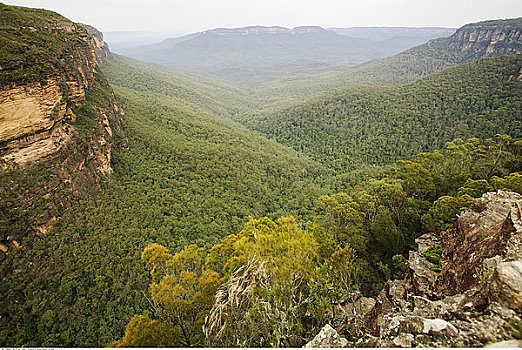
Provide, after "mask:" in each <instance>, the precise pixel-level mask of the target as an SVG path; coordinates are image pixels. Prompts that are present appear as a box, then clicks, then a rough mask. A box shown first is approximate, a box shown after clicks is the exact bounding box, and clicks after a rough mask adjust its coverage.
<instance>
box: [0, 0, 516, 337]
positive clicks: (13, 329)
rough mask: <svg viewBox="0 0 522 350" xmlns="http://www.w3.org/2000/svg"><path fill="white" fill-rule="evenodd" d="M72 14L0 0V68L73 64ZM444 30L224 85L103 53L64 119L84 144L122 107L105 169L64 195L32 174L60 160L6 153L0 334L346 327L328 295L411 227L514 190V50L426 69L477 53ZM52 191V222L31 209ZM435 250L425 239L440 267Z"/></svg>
mask: <svg viewBox="0 0 522 350" xmlns="http://www.w3.org/2000/svg"><path fill="white" fill-rule="evenodd" d="M71 24H72V22H70V21H68V20H67V19H65V18H64V17H62V16H59V15H57V14H55V13H52V12H49V11H44V10H35V9H25V8H21V7H12V6H6V5H3V4H0V43H1V44H3V45H0V67H1V70H0V78H1V80H0V85H1V86H4V87H5V88H6V89H7V88H9V87H12V86H14V85H17V84H18V85H21V84H33V83H34V84H36V85H38V86H40V85H42V84H43V83H41V82H42V81H43V80H44V78H47V77H48V76H49V75H50V74H55V73H56V72H66V73H67V70H68V69H70V67H68V66H66V65H64V64H63V62H64V61H63V58H64V57H69V56H70V55H71V54H73V53H74V49H75V47H77V45H81V46H82V47H86V45H87V42H88V41H85V40H83V39H80V38H78V37H77V36H75V35H76V34H75V31H74V30H66V29H64V28H69V27H68V26H70V25H71ZM64 26H65V27H64ZM75 26H78V28H81V27H80V25H75ZM480 26H482V27H481V28H486V27H494V28H503V27H506V26H509V27H510V28H519V27H520V19H515V20H509V21H500V22H491V23H489V22H486V23H482V24H480ZM34 27H38V28H40V27H41V28H47V29H49V30H47V29H46V30H35V28H34ZM31 28H33V29H31ZM75 28H76V27H75ZM69 29H70V28H69ZM84 39H85V38H84ZM343 40H344V39H343ZM448 40H449V39H448ZM448 40H446V39H440V40H437V41H435V42H433V43H432V44H430V45H421V46H419V47H417V48H414V49H411V50H409V51H406V52H403V53H401V54H399V55H397V56H394V57H391V58H388V59H382V60H376V61H372V62H369V63H367V64H363V65H361V66H359V67H354V68H351V69H350V70H344V68H343V69H341V70H337V71H336V72H335V73H331V72H330V73H324V74H323V73H320V74H310V75H307V76H299V77H296V78H295V79H290V80H289V79H287V77H286V78H285V77H284V76H282V75H280V74H279V73H277V72H276V73H274V71H271V73H270V74H275V75H276V76H277V79H276V82H274V81H273V80H271V78H270V79H268V78H267V77H266V76H262V77H259V76H257V77H254V78H256V79H254V80H249V79H250V78H249V77H248V74H246V78H245V79H246V80H245V81H246V82H247V83H245V81H243V83H244V84H243V83H240V84H236V85H232V84H231V83H230V81H231V80H233V79H231V80H229V81H228V82H225V81H223V80H219V79H217V78H216V77H214V76H211V75H209V74H206V73H202V72H183V73H180V72H176V71H172V70H170V69H168V68H165V67H162V66H159V65H152V64H148V63H145V62H138V61H134V60H132V59H129V58H126V57H123V56H118V55H112V56H111V57H109V58H108V59H106V60H105V62H103V63H102V64H100V65H98V66H97V67H96V69H95V72H94V73H93V78H92V81H91V82H90V83H89V84H86V86H85V99H84V100H81V101H80V100H78V101H77V102H76V103H74V104H71V112H72V114H73V115H74V116H75V117H74V118H71V120H70V121H68V123H69V122H70V126H71V128H74V130H75V133H74V142H73V143H71V146H70V147H72V148H73V149H76V150H83V151H85V152H87V153H88V150H90V149H91V148H89V147H90V146H92V143H94V142H98V143H100V137H99V136H100V130H99V128H98V124H97V123H98V119H99V118H101V117H103V116H104V112H103V111H108V110H113V111H123V112H124V114H121V115H122V121H121V128H114V130H112V129H111V133H112V132H114V152H113V154H112V158H111V163H110V166H111V168H110V169H111V171H108V172H107V174H105V175H103V176H100V177H99V178H98V179H97V181H96V183H95V184H94V185H93V186H92V187H91V188H88V189H87V191H86V194H85V195H81V196H79V197H76V200H74V201H73V202H71V203H66V204H67V205H64V204H63V203H62V202H61V197H60V196H61V192H60V191H61V190H60V191H58V190H57V191H56V193H55V195H56V196H57V198H58V199H56V202H57V203H54V201H55V199H54V197H51V196H48V195H47V192H48V189H47V188H46V186H45V183H46V181H48V184H51V181H54V180H56V178H57V176H58V175H59V174H58V173H59V171H60V169H62V168H60V165H61V161H62V159H61V158H52V157H50V158H46V159H44V160H42V161H39V162H35V163H30V164H27V165H25V166H18V165H16V164H15V165H13V166H12V167H9V166H7V162H3V163H0V196H1V197H0V214H1V215H2V216H1V217H0V229H1V230H2V233H9V234H11V235H16V236H17V237H18V236H20V237H23V240H21V241H20V242H19V243H18V242H17V243H16V244H17V245H18V247H17V248H16V249H11V250H9V251H8V254H5V252H4V250H1V253H2V256H1V257H2V258H5V259H4V260H3V261H0V277H1V280H2V281H1V283H0V294H1V295H2V296H3V298H1V299H0V344H1V345H3V346H19V347H27V346H31V347H35V346H42V347H56V346H71V347H72V346H107V345H110V346H117V347H131V346H136V347H153V346H182V347H191V346H216V347H240V346H255V347H267V346H276V347H277V346H279V347H283V346H284V347H287V346H288V347H298V346H302V345H304V344H305V343H306V341H308V340H310V339H311V338H312V337H313V336H314V335H315V334H317V332H318V331H319V330H320V329H321V328H322V327H323V326H324V325H325V324H326V323H329V324H331V325H332V326H334V327H338V328H339V329H342V332H341V333H342V336H345V337H347V338H350V339H356V338H357V336H358V333H357V332H358V330H357V329H356V327H352V326H350V325H347V324H346V319H345V318H342V317H340V318H339V317H338V316H337V315H336V314H335V313H333V312H331V311H330V310H332V308H333V305H334V304H335V303H336V302H337V301H338V300H340V299H341V298H343V297H345V296H346V295H347V294H349V293H351V292H353V291H360V292H362V293H363V294H364V295H366V296H375V295H376V294H378V293H379V292H380V290H381V288H382V286H383V285H384V283H385V282H386V281H387V280H388V279H391V278H400V277H401V276H402V275H403V274H404V272H405V268H406V267H405V261H406V259H407V257H408V251H409V250H411V249H415V239H416V238H417V237H419V236H420V235H421V234H423V233H426V232H435V233H438V232H440V231H443V230H445V229H447V228H448V226H449V225H450V224H451V223H452V220H453V219H454V218H455V216H456V215H457V214H458V213H459V212H460V211H461V210H463V209H466V208H468V207H469V206H470V204H471V201H472V199H473V198H475V197H478V196H481V195H482V194H483V193H485V192H488V191H495V190H509V191H514V192H518V193H522V173H521V172H522V140H521V139H520V137H521V136H522V124H521V123H522V115H521V111H522V90H521V89H522V85H521V84H522V83H521V81H520V80H521V77H520V68H521V66H522V56H521V55H520V54H518V55H508V56H501V57H496V58H488V59H482V60H478V61H472V62H470V63H466V64H462V65H458V66H456V67H454V68H451V69H447V70H444V71H442V72H439V73H436V74H433V75H428V74H430V73H433V72H435V71H438V70H442V69H444V68H447V67H449V66H453V65H457V64H459V63H462V62H467V61H470V60H473V59H475V58H479V57H482V56H483V55H482V54H481V53H479V54H477V56H473V55H467V54H466V55H461V54H459V53H457V52H456V51H451V50H450V49H449V44H448V43H449V41H448ZM517 45H518V44H517ZM93 51H94V50H93ZM294 68H296V69H299V68H300V67H294ZM337 68H339V67H337ZM319 70H321V68H320V69H319ZM276 71H277V70H276ZM243 73H244V72H237V74H238V75H243ZM247 73H248V72H247ZM250 73H251V72H250ZM254 75H256V74H254ZM426 75H428V76H427V77H425V78H423V79H421V80H418V81H415V82H412V83H408V84H406V85H394V84H402V83H406V82H409V81H412V80H414V79H417V78H419V77H422V76H426ZM244 77H245V75H243V78H244ZM248 81H250V82H252V81H256V82H259V85H257V86H256V84H251V85H250V84H249V83H248ZM268 81H271V83H268ZM363 84H364V85H368V86H362V85H363ZM372 84H374V86H370V85H372ZM375 84H379V85H381V84H382V85H388V86H375ZM44 85H45V84H44ZM65 85H66V84H65ZM353 85H357V86H353ZM392 85H393V86H392ZM22 86H23V85H22ZM339 86H345V87H344V88H342V89H336V90H331V91H328V92H325V93H324V91H326V90H328V89H330V88H334V87H339ZM62 88H63V89H66V87H63V84H62ZM318 92H323V94H322V95H319V96H315V97H313V98H312V99H310V100H308V101H304V102H303V99H304V98H306V97H310V96H313V95H315V94H316V93H318ZM296 102H299V103H298V104H296ZM289 106H290V107H289ZM283 107H284V108H283ZM100 111H101V112H100ZM105 118H106V116H105ZM239 122H241V123H239ZM0 123H1V119H0ZM107 123H108V122H107ZM101 125H103V126H104V127H107V124H103V123H102V124H101ZM267 136H268V137H267ZM103 142H106V141H105V140H103ZM2 147H3V146H2ZM2 151H3V149H0V152H2ZM71 154H72V155H71V157H73V158H74V157H76V156H78V154H80V152H79V151H78V152H76V153H75V152H71ZM93 158H95V157H94V156H91V157H90V158H89V159H88V161H92V160H93ZM4 165H5V166H4ZM83 166H84V162H81V165H79V166H78V167H77V168H76V170H75V173H77V172H78V171H77V170H78V169H79V168H81V167H83ZM57 174H58V175H57ZM78 176H80V175H78ZM67 180H68V182H67V181H65V182H67V186H68V187H67V186H65V188H66V190H70V189H72V190H76V189H77V187H75V186H76V185H77V183H75V181H81V179H77V178H75V177H71V178H70V179H67ZM62 182H64V181H62ZM41 184H44V185H43V186H41ZM56 188H58V187H56ZM61 188H62V187H60V189H61ZM50 190H52V189H50ZM50 190H49V191H50ZM66 190H63V191H66ZM22 199H23V200H30V201H31V206H27V205H20V206H18V203H19V202H20V201H21V200H22ZM51 202H52V203H51ZM55 204H56V205H57V206H59V207H62V206H63V208H64V209H63V210H61V212H60V213H59V215H58V217H54V218H53V220H52V221H51V225H49V226H48V227H46V228H45V230H38V229H37V228H35V227H31V224H30V223H31V222H32V221H31V220H32V218H34V217H37V216H38V215H40V214H41V213H42V212H45V211H46V210H48V208H49V207H50V206H52V205H55ZM3 242H4V241H2V243H1V244H2V246H1V247H2V248H3V249H4V243H3ZM5 247H6V246H5ZM441 250H442V247H435V248H434V249H432V250H430V251H429V252H428V253H426V254H425V257H426V259H427V261H429V262H430V264H431V265H430V270H431V271H434V272H436V273H438V272H440V270H441V266H440V254H441Z"/></svg>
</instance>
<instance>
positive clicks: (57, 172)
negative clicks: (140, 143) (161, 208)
mask: <svg viewBox="0 0 522 350" xmlns="http://www.w3.org/2000/svg"><path fill="white" fill-rule="evenodd" d="M34 30H35V31H36V32H38V31H46V32H49V33H53V34H56V35H58V36H59V35H60V34H61V33H64V34H66V35H68V37H67V38H68V40H69V41H71V39H70V38H71V35H73V37H74V38H76V39H75V40H72V41H71V44H70V45H69V46H68V47H67V50H66V51H57V53H56V54H57V55H58V56H59V66H55V68H54V70H52V71H51V72H50V73H48V74H46V75H45V76H42V77H39V79H38V80H37V81H32V82H28V83H26V84H22V85H17V84H8V85H6V86H4V87H3V88H2V89H0V178H1V180H3V184H0V196H2V197H3V198H4V200H3V201H0V212H1V214H2V217H3V218H2V219H0V243H1V244H2V247H7V249H2V254H0V259H1V258H2V256H5V254H8V252H9V249H10V248H13V243H12V242H16V243H17V244H19V243H20V244H22V245H24V244H25V243H27V242H25V241H24V238H25V237H27V236H30V235H31V234H45V232H46V231H47V230H48V229H49V227H50V226H51V225H52V224H53V222H54V221H55V220H56V219H57V217H59V215H60V213H61V211H62V210H63V209H64V208H66V207H67V205H68V204H69V203H70V202H71V201H72V200H73V199H74V198H77V197H79V196H82V195H84V194H85V193H86V192H87V191H88V190H89V188H91V187H92V185H93V184H95V183H96V182H98V180H99V179H100V178H102V177H105V176H106V174H108V173H110V172H111V171H112V168H111V154H112V149H113V148H114V137H115V133H117V131H118V130H119V127H120V122H121V116H122V114H123V111H122V109H121V108H119V107H118V105H117V103H116V100H115V98H114V94H113V92H112V90H111V89H110V87H109V86H108V84H107V83H106V82H105V81H104V79H103V78H102V77H100V76H99V75H98V73H97V72H96V67H97V65H98V63H99V62H100V61H102V60H103V59H105V58H107V57H108V56H109V55H110V52H109V51H108V46H107V45H106V44H105V43H104V42H103V36H101V34H100V33H99V32H97V31H96V33H94V30H93V33H94V34H93V36H91V35H89V34H88V32H87V30H86V29H85V28H84V27H83V26H82V25H78V24H74V23H57V24H55V25H52V26H48V27H45V28H37V29H34ZM18 69H20V70H22V71H23V69H27V67H24V66H23V65H21V66H20V68H18ZM95 90H96V91H98V92H97V93H98V94H100V91H101V93H102V94H103V98H102V99H103V103H101V104H100V103H99V102H93V101H91V100H92V99H90V98H89V96H90V95H89V94H92V93H94V92H93V91H95ZM97 104H99V105H97ZM82 108H83V109H82ZM79 110H80V111H81V112H80V113H83V114H86V115H83V114H82V115H80V117H81V118H83V119H84V120H86V119H89V125H92V127H91V128H90V129H88V130H86V129H85V127H84V129H83V130H79V129H78V127H77V125H76V121H77V119H79V118H78V116H77V115H76V113H75V111H79ZM86 111H87V113H85V112H86ZM77 113H78V112H77ZM87 114H88V115H87ZM81 118H80V119H81ZM83 124H85V122H83ZM40 168H41V169H46V170H45V171H46V172H47V173H48V174H47V175H46V176H43V175H40V177H35V178H36V180H35V181H20V180H22V179H21V178H20V177H22V178H23V177H31V176H32V175H31V172H35V173H38V174H40V173H42V171H39V170H38V169H40ZM4 250H5V251H4Z"/></svg>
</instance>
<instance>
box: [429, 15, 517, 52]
mask: <svg viewBox="0 0 522 350" xmlns="http://www.w3.org/2000/svg"><path fill="white" fill-rule="evenodd" d="M519 22H520V21H519V20H518V21H517V20H513V21H512V22H511V24H509V25H508V24H506V23H504V22H503V21H492V22H482V23H476V24H472V25H467V26H464V27H462V28H460V29H458V30H457V31H456V32H455V34H453V35H452V36H451V37H449V38H448V39H444V40H447V41H448V46H449V48H450V49H453V50H455V51H457V52H461V53H463V54H464V55H467V56H471V57H483V56H485V57H493V56H501V55H509V54H517V53H520V52H522V25H521V24H520V23H519ZM436 42H437V40H433V41H430V42H429V43H428V45H431V44H434V43H436Z"/></svg>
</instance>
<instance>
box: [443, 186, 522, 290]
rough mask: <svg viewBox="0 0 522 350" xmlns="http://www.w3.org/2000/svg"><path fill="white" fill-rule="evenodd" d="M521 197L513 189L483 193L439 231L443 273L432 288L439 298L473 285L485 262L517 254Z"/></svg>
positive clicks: (519, 247) (510, 257)
mask: <svg viewBox="0 0 522 350" xmlns="http://www.w3.org/2000/svg"><path fill="white" fill-rule="evenodd" d="M521 211H522V196H521V195H519V194H516V193H512V192H503V191H499V192H498V193H494V192H491V193H486V194H484V195H483V196H482V198H477V199H475V200H474V201H473V203H472V205H471V209H470V210H467V211H465V212H463V213H462V214H461V215H460V216H459V218H458V220H456V221H455V224H454V225H453V226H452V227H451V228H450V229H449V230H447V231H446V232H443V233H442V234H441V243H442V245H443V246H444V250H443V252H442V256H441V266H442V272H441V273H440V274H439V275H438V276H437V279H436V281H435V284H434V289H435V291H436V293H437V295H438V296H439V297H443V296H447V295H453V294H457V293H462V292H464V291H466V290H468V289H470V288H471V287H473V286H474V285H475V284H476V283H477V282H478V279H479V278H482V277H480V276H478V274H480V273H485V272H481V271H480V270H481V269H483V268H484V267H483V266H482V265H483V263H484V261H485V260H486V259H488V258H492V257H494V256H500V257H502V258H503V259H502V260H504V259H508V260H512V259H516V258H520V257H522V255H520V249H521V245H520V242H521V239H522V230H521V226H520V225H521V224H522V222H521V221H520V215H521Z"/></svg>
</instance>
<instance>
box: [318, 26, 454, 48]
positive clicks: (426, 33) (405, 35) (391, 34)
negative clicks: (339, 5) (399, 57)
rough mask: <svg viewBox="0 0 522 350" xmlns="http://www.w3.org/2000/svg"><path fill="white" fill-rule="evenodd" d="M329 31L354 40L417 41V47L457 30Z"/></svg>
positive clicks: (367, 28) (348, 29) (342, 29)
mask: <svg viewBox="0 0 522 350" xmlns="http://www.w3.org/2000/svg"><path fill="white" fill-rule="evenodd" d="M328 29H329V30H333V31H334V32H336V33H337V34H341V35H345V36H349V37H352V38H365V39H370V40H377V41H384V40H394V39H399V40H411V41H412V42H414V41H417V44H416V45H421V44H424V43H425V42H427V41H428V40H431V39H437V38H443V37H448V36H450V35H452V34H454V33H455V31H456V30H457V28H444V27H349V28H328ZM416 45H414V46H416Z"/></svg>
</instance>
